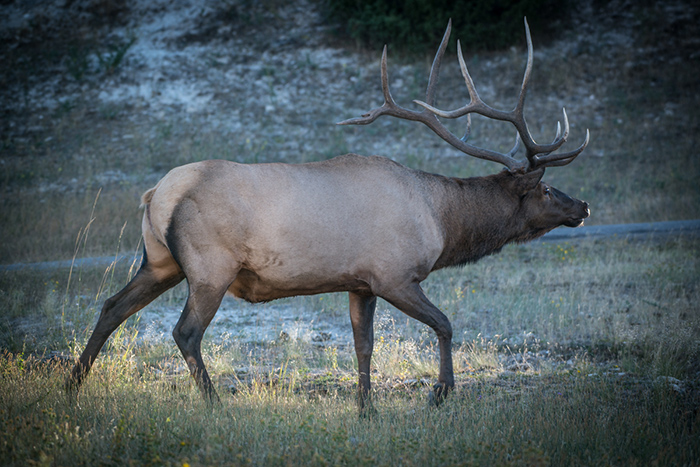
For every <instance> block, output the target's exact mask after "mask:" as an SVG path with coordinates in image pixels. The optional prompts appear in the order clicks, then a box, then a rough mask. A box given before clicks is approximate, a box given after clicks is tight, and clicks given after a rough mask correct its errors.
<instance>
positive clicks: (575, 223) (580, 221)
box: [564, 202, 591, 227]
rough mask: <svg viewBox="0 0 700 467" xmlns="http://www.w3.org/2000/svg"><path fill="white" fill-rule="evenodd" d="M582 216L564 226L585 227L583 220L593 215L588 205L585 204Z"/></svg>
mask: <svg viewBox="0 0 700 467" xmlns="http://www.w3.org/2000/svg"><path fill="white" fill-rule="evenodd" d="M580 214H581V217H573V218H571V219H569V220H568V221H566V222H564V225H565V226H567V227H581V226H582V225H583V220H584V219H585V218H587V217H588V216H590V215H591V210H590V209H589V208H588V203H586V202H583V212H581V213H580Z"/></svg>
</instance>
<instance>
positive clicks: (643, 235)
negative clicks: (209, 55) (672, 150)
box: [0, 220, 700, 271]
mask: <svg viewBox="0 0 700 467" xmlns="http://www.w3.org/2000/svg"><path fill="white" fill-rule="evenodd" d="M679 235H690V236H695V237H697V236H698V235H700V220H692V221H671V222H649V223H643V224H614V225H592V226H584V227H579V228H578V229H569V228H566V227H560V228H558V229H555V230H553V231H551V232H549V233H548V234H547V235H545V236H544V237H542V238H540V239H538V240H536V242H565V241H570V240H578V239H598V238H626V239H630V240H646V239H663V238H668V237H672V236H679ZM114 259H115V258H114V256H100V257H97V258H79V259H76V260H74V261H73V260H66V261H47V262H43V263H15V264H6V265H0V271H19V270H23V269H32V270H51V269H68V268H70V267H71V266H73V267H98V266H100V267H107V266H108V265H109V264H110V263H111V262H112V261H114ZM135 259H136V260H137V264H140V263H141V253H140V252H139V253H134V252H131V253H128V254H122V255H120V256H118V257H117V261H118V262H122V263H128V262H131V261H134V260H135Z"/></svg>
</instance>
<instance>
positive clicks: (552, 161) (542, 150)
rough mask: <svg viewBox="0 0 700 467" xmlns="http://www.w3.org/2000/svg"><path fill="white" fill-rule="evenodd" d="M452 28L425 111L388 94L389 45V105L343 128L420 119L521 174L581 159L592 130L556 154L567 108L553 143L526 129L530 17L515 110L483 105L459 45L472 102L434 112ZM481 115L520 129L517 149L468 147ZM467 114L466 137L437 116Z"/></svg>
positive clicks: (475, 153)
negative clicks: (521, 154) (474, 117)
mask: <svg viewBox="0 0 700 467" xmlns="http://www.w3.org/2000/svg"><path fill="white" fill-rule="evenodd" d="M451 30H452V20H450V21H449V22H448V23H447V29H446V30H445V35H444V36H443V37H442V42H441V43H440V47H439V48H438V51H437V54H436V55H435V59H434V60H433V65H432V67H431V69H430V78H429V79H428V89H427V90H426V93H425V102H423V101H419V100H414V101H413V102H415V103H416V104H418V105H420V106H422V107H423V110H422V111H420V112H417V111H414V110H409V109H406V108H403V107H400V106H399V105H397V104H396V102H394V99H393V98H392V97H391V92H390V91H389V76H388V73H387V65H386V61H387V59H386V56H387V47H386V45H385V46H384V51H383V52H382V66H381V68H382V92H383V93H384V104H383V105H382V106H381V107H379V108H376V109H374V110H371V111H370V112H368V113H366V114H363V115H362V116H361V117H358V118H352V119H350V120H345V121H343V122H340V123H338V124H339V125H367V124H368V123H372V122H373V121H375V120H376V119H377V118H378V117H381V116H382V115H390V116H392V117H397V118H401V119H405V120H413V121H418V122H421V123H423V124H424V125H426V126H427V127H428V128H430V129H431V130H433V131H434V132H435V133H436V134H437V135H438V136H439V137H440V138H442V139H443V140H445V141H447V142H448V143H450V144H451V145H452V146H454V147H455V148H457V149H459V150H460V151H462V152H463V153H465V154H468V155H470V156H474V157H478V158H480V159H485V160H489V161H493V162H498V163H500V164H503V165H505V166H506V167H508V169H509V170H511V171H514V170H519V169H524V170H525V171H528V172H529V171H532V170H536V169H539V168H543V167H554V166H562V165H566V164H568V163H570V162H571V161H573V160H574V159H575V158H576V156H578V155H579V154H580V153H581V152H582V151H583V150H584V149H585V148H586V146H587V145H588V140H589V137H590V135H589V132H588V130H586V139H585V140H584V141H583V144H581V146H579V147H578V148H577V149H575V150H573V151H570V152H567V153H562V154H552V153H553V152H554V151H556V150H557V149H559V148H560V147H561V146H562V145H563V144H564V143H565V142H566V139H567V138H568V136H569V119H568V118H567V116H566V110H563V113H564V132H563V134H562V132H561V125H560V124H559V123H558V122H557V134H556V136H555V138H554V141H552V142H551V143H550V144H537V143H536V142H535V140H534V139H533V138H532V135H531V134H530V130H529V129H528V127H527V122H526V121H525V116H524V115H523V108H524V105H525V94H526V92H527V86H528V82H529V81H530V73H531V71H532V38H531V37H530V28H529V26H528V24H527V19H525V34H526V36H527V66H526V68H525V76H524V77H523V84H522V86H521V88H520V95H519V97H518V103H517V105H516V106H515V108H514V109H513V110H511V111H502V110H497V109H494V108H493V107H490V106H488V105H486V104H485V103H484V101H482V100H481V98H480V97H479V94H478V93H477V91H476V88H475V87H474V81H473V80H472V78H471V76H470V75H469V71H467V65H466V63H465V62H464V57H463V56H462V47H461V45H460V43H459V41H457V56H458V58H459V65H460V68H461V70H462V75H463V76H464V81H465V83H466V85H467V90H468V91H469V97H470V99H471V102H470V103H469V104H467V105H465V106H464V107H461V108H459V109H456V110H452V111H443V110H439V109H437V108H435V107H434V106H433V104H434V101H435V87H436V85H437V81H438V74H439V72H440V63H441V62H442V57H443V55H444V54H445V49H446V48H447V42H448V40H449V38H450V32H451ZM472 113H476V114H479V115H483V116H485V117H488V118H492V119H494V120H502V121H506V122H510V123H512V124H513V125H514V126H515V129H516V130H517V134H516V137H515V145H514V146H513V148H512V149H511V150H510V151H509V152H508V153H505V154H504V153H500V152H496V151H492V150H490V149H484V148H479V147H476V146H472V145H471V144H468V143H467V141H468V139H469V133H470V131H471V114H472ZM464 115H466V116H467V129H466V132H465V134H464V136H463V137H462V138H458V137H457V136H455V135H454V134H453V133H452V132H450V131H449V130H448V129H447V128H446V127H445V126H444V125H443V124H442V123H440V120H438V118H437V117H438V116H440V117H443V118H459V117H462V116H464ZM520 141H522V142H523V145H524V146H525V152H526V154H525V155H526V157H527V160H518V159H516V158H515V157H514V156H515V154H516V153H517V152H518V149H519V147H520Z"/></svg>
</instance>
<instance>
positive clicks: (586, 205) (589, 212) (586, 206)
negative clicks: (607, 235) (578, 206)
mask: <svg viewBox="0 0 700 467" xmlns="http://www.w3.org/2000/svg"><path fill="white" fill-rule="evenodd" d="M583 209H584V210H585V211H586V215H585V216H584V218H585V217H588V216H590V215H591V210H590V209H589V208H588V203H587V202H585V201H584V202H583Z"/></svg>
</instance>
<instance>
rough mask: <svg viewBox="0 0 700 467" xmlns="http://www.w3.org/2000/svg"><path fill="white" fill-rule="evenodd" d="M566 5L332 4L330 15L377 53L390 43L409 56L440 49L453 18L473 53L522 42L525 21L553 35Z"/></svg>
mask: <svg viewBox="0 0 700 467" xmlns="http://www.w3.org/2000/svg"><path fill="white" fill-rule="evenodd" d="M567 4H568V3H567V2H566V1H564V2H559V1H556V0H519V1H506V0H497V1H493V0H472V1H468V0H457V1H447V0H429V1H424V0H408V1H399V0H371V1H358V0H328V2H327V8H328V15H329V17H330V19H331V20H333V21H336V22H337V29H336V31H337V32H338V33H339V35H341V36H346V37H349V38H351V39H354V40H355V41H356V42H357V43H358V44H359V45H360V46H364V47H368V48H370V49H377V48H379V47H382V46H383V45H384V44H387V43H391V44H392V46H394V47H396V48H398V49H399V50H402V51H405V52H409V53H427V52H430V51H432V50H433V49H434V48H435V47H436V46H437V43H436V39H439V38H440V36H441V35H442V33H443V31H444V30H445V26H446V25H447V21H448V19H450V18H452V21H453V25H454V27H455V28H456V32H457V31H458V32H459V34H458V36H459V38H460V40H461V41H463V43H465V44H469V48H470V49H471V50H474V49H477V50H497V49H502V48H504V47H508V46H510V45H513V44H520V43H522V40H523V25H522V24H523V17H525V16H527V18H528V22H529V24H530V26H531V29H532V30H533V33H537V34H538V35H539V34H548V33H551V32H553V31H554V30H555V29H556V28H557V27H558V26H559V25H560V24H561V22H562V20H564V19H565V18H566V15H567V11H568V8H567Z"/></svg>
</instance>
